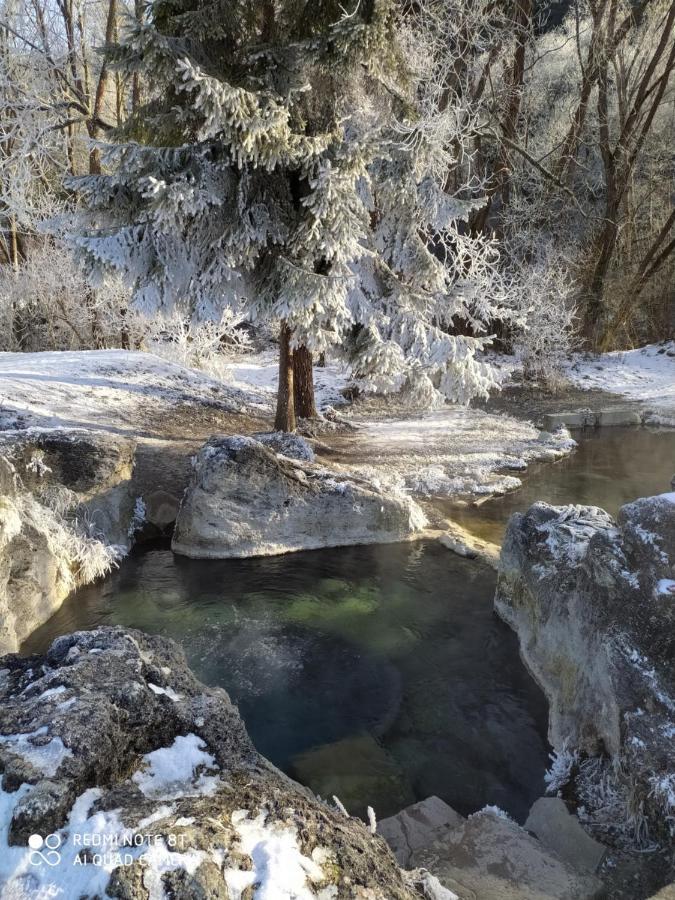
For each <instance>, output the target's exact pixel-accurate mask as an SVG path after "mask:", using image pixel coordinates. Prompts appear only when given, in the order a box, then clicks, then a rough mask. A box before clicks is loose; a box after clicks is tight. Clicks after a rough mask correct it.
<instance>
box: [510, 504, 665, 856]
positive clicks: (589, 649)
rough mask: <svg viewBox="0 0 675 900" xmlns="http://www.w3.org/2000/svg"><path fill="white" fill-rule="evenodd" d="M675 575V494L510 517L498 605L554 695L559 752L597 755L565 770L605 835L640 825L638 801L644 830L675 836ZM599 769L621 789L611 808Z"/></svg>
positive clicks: (552, 726)
mask: <svg viewBox="0 0 675 900" xmlns="http://www.w3.org/2000/svg"><path fill="white" fill-rule="evenodd" d="M673 580H675V503H674V502H673V499H672V495H670V494H666V495H661V496H656V497H648V498H643V499H641V500H638V501H635V502H634V503H629V504H627V505H625V506H624V507H622V509H621V510H620V511H619V514H618V517H617V521H616V522H615V521H614V520H613V519H612V518H611V517H610V516H608V515H607V514H606V513H604V512H603V511H602V510H599V509H597V508H595V507H583V506H578V507H552V506H549V505H548V504H545V503H536V504H534V505H533V506H532V507H531V508H530V509H529V510H528V512H526V513H525V514H522V515H521V514H517V515H514V516H512V518H511V520H510V523H509V526H508V529H507V533H506V537H505V540H504V544H503V547H502V553H501V559H500V567H499V576H498V583H497V592H496V597H495V607H496V610H497V612H498V613H499V614H500V615H501V616H502V618H504V619H505V620H506V621H507V622H508V623H509V624H510V625H511V626H512V627H513V628H514V629H515V631H516V632H517V633H518V636H519V640H520V646H521V653H522V655H523V657H524V659H525V661H526V663H527V665H528V667H529V669H530V670H531V671H532V673H533V674H534V676H535V678H536V679H537V681H538V682H539V683H540V684H541V686H542V687H543V689H544V691H545V693H546V695H547V697H548V699H549V702H550V720H549V734H550V739H551V742H552V743H553V745H554V747H555V749H556V751H557V752H558V754H560V756H561V759H562V758H563V757H565V754H567V756H568V758H569V755H570V754H571V753H572V752H573V751H580V752H581V753H582V754H583V755H584V756H587V757H590V760H587V761H586V762H585V764H584V765H583V766H581V767H578V766H577V767H575V766H574V765H570V767H569V771H568V773H567V777H568V778H571V779H572V781H573V782H574V784H575V787H576V791H577V794H578V795H580V796H581V797H582V798H583V800H582V801H581V802H582V803H584V805H585V806H586V807H587V808H588V810H587V811H588V815H589V817H590V820H591V825H592V823H593V822H594V821H596V819H595V818H594V817H596V816H597V823H598V828H599V829H600V833H602V834H603V839H607V838H608V837H609V838H611V837H612V835H614V836H617V837H618V836H620V835H623V836H624V838H627V836H629V835H631V834H634V829H635V823H634V821H633V813H632V812H631V811H632V810H636V809H639V810H640V813H639V817H638V818H639V823H640V827H641V828H642V829H643V833H644V831H645V830H646V831H647V832H648V833H649V834H650V837H651V838H652V839H653V838H657V839H659V838H660V839H661V840H663V841H664V842H667V841H669V840H670V835H669V833H668V825H667V822H668V821H669V817H671V816H672V815H673V810H674V808H675V807H674V800H673V779H675V773H674V772H673V759H672V737H673V734H675V716H674V714H673V710H675V699H674V698H675V671H674V669H673V664H672V663H673V658H674V656H675V602H674V601H673V597H672V594H671V593H670V592H669V591H668V590H667V586H668V585H669V584H670V583H671V582H672V581H673ZM600 781H602V783H603V784H606V789H607V790H611V792H612V797H613V798H614V799H613V805H612V806H611V810H612V811H611V813H609V814H608V813H607V812H604V813H603V811H602V809H603V803H604V804H605V805H606V801H604V800H602V797H601V796H600V795H601V794H602V791H599V790H597V786H598V784H599V783H600ZM594 798H595V799H594ZM594 803H596V804H597V806H598V808H597V810H596V809H594ZM603 816H604V817H605V818H604V819H603ZM607 816H609V818H607ZM631 823H632V824H631ZM627 839H628V838H627Z"/></svg>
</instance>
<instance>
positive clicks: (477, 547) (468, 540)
mask: <svg viewBox="0 0 675 900" xmlns="http://www.w3.org/2000/svg"><path fill="white" fill-rule="evenodd" d="M444 528H445V530H444V532H443V534H441V535H440V537H439V538H438V540H439V543H441V544H442V545H443V546H444V547H447V548H448V550H452V552H453V553H456V554H457V555H458V556H466V557H467V558H468V559H476V558H478V559H482V560H483V562H486V563H487V564H488V565H489V566H490V567H491V568H492V569H496V568H497V565H498V563H499V546H498V545H497V544H493V543H491V542H490V541H484V540H483V539H482V538H479V537H476V536H475V535H473V534H471V532H469V531H467V530H466V529H465V528H462V526H461V525H458V524H457V522H451V521H446V522H445V525H444Z"/></svg>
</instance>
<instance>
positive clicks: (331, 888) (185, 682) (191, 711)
mask: <svg viewBox="0 0 675 900" xmlns="http://www.w3.org/2000/svg"><path fill="white" fill-rule="evenodd" d="M0 667H4V668H0V672H1V677H0V734H1V735H2V738H1V739H0V770H2V771H3V773H4V774H3V779H2V788H1V789H0V895H2V896H3V897H10V896H11V897H16V898H26V900H28V898H36V897H39V896H40V897H41V896H45V897H47V896H60V897H65V898H75V897H96V896H97V897H103V896H114V897H118V898H125V900H139V898H160V897H168V896H171V897H182V898H188V897H189V898H198V897H204V898H206V897H208V898H214V900H215V898H223V900H225V898H230V900H232V898H241V897H257V898H274V900H314V898H317V900H337V898H344V900H347V898H354V900H356V898H359V900H413V898H417V900H420V898H421V897H422V896H424V897H427V898H431V897H437V898H439V900H440V898H441V897H443V894H442V893H440V892H439V893H436V894H432V893H428V892H427V893H424V894H422V893H421V891H420V892H419V893H418V891H417V890H416V889H415V887H413V885H414V884H417V883H419V884H420V885H421V884H423V883H425V881H428V878H426V876H425V874H424V873H405V874H404V873H402V872H401V870H400V869H399V868H398V866H397V864H396V862H395V860H394V857H393V855H392V854H391V852H390V851H389V850H388V848H387V847H386V844H385V843H384V841H383V840H382V839H381V838H379V837H377V836H375V835H373V834H372V833H371V831H370V829H369V828H368V827H367V826H366V825H365V824H364V823H363V822H361V821H360V820H358V819H352V818H345V816H344V815H343V814H342V813H341V812H339V811H338V810H336V809H334V808H331V807H329V806H327V805H326V804H324V803H322V802H320V801H319V800H317V799H316V798H315V797H314V796H313V795H312V794H311V793H310V792H309V791H307V790H305V789H304V788H301V787H300V786H299V785H297V784H296V783H294V782H292V781H291V780H290V779H288V778H286V777H285V776H283V775H282V774H281V773H280V772H279V771H278V770H277V769H275V768H274V767H273V766H272V765H271V764H270V763H268V762H267V761H266V760H265V759H264V758H263V757H261V756H260V755H259V754H258V753H257V752H256V751H255V749H254V748H253V746H252V745H251V742H250V740H249V738H248V736H247V734H246V731H245V729H244V726H243V723H242V721H241V719H240V717H239V714H238V712H237V710H236V708H235V707H234V706H233V705H232V704H231V702H230V700H229V697H228V695H227V694H226V693H225V691H224V690H222V689H220V688H207V687H205V686H204V685H203V684H201V683H200V682H198V681H197V680H196V679H195V677H194V676H193V674H192V673H191V671H190V670H189V669H188V667H187V665H186V662H185V658H184V656H183V653H182V651H181V650H180V649H179V648H178V646H177V645H176V644H174V643H173V642H172V641H168V640H166V639H164V638H161V637H150V636H148V635H145V634H142V633H141V632H138V631H130V630H125V629H122V628H100V629H96V630H94V631H89V632H78V633H76V634H72V635H66V636H64V637H62V638H59V639H58V640H56V641H55V642H54V643H53V644H52V646H51V648H50V649H49V651H48V652H47V654H46V655H45V656H44V657H40V658H30V659H22V658H18V657H6V658H5V659H3V660H0ZM157 688H161V689H162V690H161V691H159V692H158V691H157V690H156V689H157Z"/></svg>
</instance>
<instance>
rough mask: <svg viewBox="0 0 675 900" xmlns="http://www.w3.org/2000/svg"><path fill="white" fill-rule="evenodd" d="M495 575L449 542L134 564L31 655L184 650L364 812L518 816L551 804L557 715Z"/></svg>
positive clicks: (279, 757) (63, 618) (253, 726)
mask: <svg viewBox="0 0 675 900" xmlns="http://www.w3.org/2000/svg"><path fill="white" fill-rule="evenodd" d="M494 581H495V576H494V573H493V572H492V571H490V570H489V569H487V568H485V567H483V566H481V565H478V564H476V563H472V562H469V561H466V560H463V559H461V558H459V557H456V556H453V555H452V554H451V553H449V552H448V551H447V550H446V549H444V548H443V547H440V546H439V545H437V544H417V545H415V544H402V545H400V544H399V545H390V546H380V547H350V548H340V549H337V550H325V551H315V552H310V553H298V554H292V555H289V556H282V557H274V558H267V559H256V560H228V561H220V562H218V561H209V562H199V561H193V560H187V559H181V558H178V557H174V556H173V554H172V553H171V552H170V551H168V550H155V551H150V552H145V553H138V554H134V555H132V557H131V558H130V559H129V560H127V561H126V562H125V563H124V565H123V566H122V568H121V569H120V571H119V572H117V573H115V574H114V575H113V576H112V577H110V578H109V579H108V580H107V581H105V582H103V583H102V584H98V585H90V586H89V587H87V588H84V589H82V590H80V591H78V592H77V593H76V594H74V595H73V596H72V597H71V598H69V600H68V601H66V603H65V604H64V606H63V607H62V608H61V609H60V610H59V611H58V612H57V613H56V615H54V616H53V617H52V619H50V620H49V622H48V623H46V624H45V625H44V626H43V627H42V628H40V629H39V630H38V631H37V632H35V633H34V634H33V635H32V636H31V637H30V638H29V640H28V641H27V642H26V644H25V645H24V647H23V648H22V651H23V652H32V651H38V650H43V649H44V648H45V647H46V646H47V644H48V643H49V641H50V640H52V639H53V638H54V637H55V636H56V635H58V634H63V633H65V632H68V631H72V630H74V629H77V628H92V627H94V626H96V625H98V624H112V623H119V624H124V625H128V626H132V627H135V628H141V629H144V630H146V631H151V632H159V633H162V634H165V635H168V636H170V637H173V638H174V639H176V640H178V641H180V642H181V643H182V644H183V646H184V648H185V651H186V653H187V656H188V659H189V662H190V665H191V666H192V667H193V669H194V670H195V672H196V673H197V675H198V677H200V678H201V679H202V680H204V681H206V682H207V683H209V684H219V685H223V686H224V687H226V688H227V690H228V691H229V692H230V694H231V696H232V698H233V699H234V700H235V701H236V702H237V703H238V704H239V707H240V710H241V713H242V715H243V717H244V720H245V722H246V725H247V728H248V730H249V732H250V734H251V737H252V738H253V740H254V742H255V744H256V746H257V747H258V749H259V750H260V751H261V752H262V753H264V754H265V755H266V756H267V757H269V758H270V759H271V760H272V761H273V762H274V763H276V765H278V766H279V767H280V768H282V769H284V770H285V771H287V772H289V773H290V774H291V775H293V776H294V777H296V778H297V779H298V780H299V781H302V782H303V783H305V784H308V785H309V786H310V787H311V788H313V789H314V790H315V791H316V792H317V793H319V794H321V796H323V797H330V796H331V795H332V794H337V795H338V796H339V797H340V799H341V800H342V802H343V803H344V804H345V805H346V806H347V807H348V808H349V809H350V810H352V811H354V812H357V813H361V814H363V813H364V812H365V807H366V806H367V805H368V804H370V805H372V806H374V808H375V809H376V811H377V813H378V815H380V816H386V815H390V814H391V813H393V812H396V811H397V810H398V809H400V808H401V807H402V806H404V805H406V804H407V803H412V802H414V801H415V800H416V799H422V798H424V797H428V796H429V795H430V794H437V795H438V796H440V797H442V798H444V799H445V800H446V801H447V802H449V803H450V804H451V805H452V806H454V807H455V808H457V809H458V810H460V811H461V812H464V813H469V812H472V811H474V810H476V809H478V808H480V807H481V806H483V805H484V804H486V803H494V804H497V805H499V806H502V807H503V808H504V809H506V810H508V811H509V812H511V813H512V814H513V815H515V816H516V817H518V818H519V819H521V820H522V819H523V818H524V817H525V816H526V814H527V810H528V807H529V805H530V804H531V802H532V801H533V800H534V799H535V798H536V797H537V796H539V795H540V794H541V792H542V787H543V781H542V779H543V774H544V770H545V767H546V761H547V744H546V738H545V733H546V702H545V699H544V696H543V694H542V693H541V692H540V691H539V689H538V688H537V687H536V685H535V684H534V682H533V681H532V680H531V678H530V677H529V675H528V674H527V672H526V671H525V669H524V667H523V665H522V663H521V662H520V659H519V656H518V647H517V642H516V638H515V635H514V634H513V633H512V632H511V631H510V630H509V629H508V628H507V627H506V626H505V625H504V624H503V623H502V622H501V621H500V620H499V619H497V618H496V616H495V615H494V613H493V612H492V595H493V592H494Z"/></svg>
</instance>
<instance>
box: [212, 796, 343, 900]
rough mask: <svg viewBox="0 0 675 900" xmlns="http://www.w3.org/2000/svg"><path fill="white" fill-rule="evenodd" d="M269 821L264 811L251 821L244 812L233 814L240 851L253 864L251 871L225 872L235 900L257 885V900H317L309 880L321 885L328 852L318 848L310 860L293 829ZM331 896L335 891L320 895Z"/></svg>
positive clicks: (239, 811) (246, 812)
mask: <svg viewBox="0 0 675 900" xmlns="http://www.w3.org/2000/svg"><path fill="white" fill-rule="evenodd" d="M266 818H267V817H266V814H265V813H264V812H261V813H259V814H258V815H257V816H256V817H255V818H254V819H252V818H251V817H250V813H249V811H248V810H245V809H239V810H235V812H233V813H232V825H233V826H234V829H235V831H236V834H237V838H238V843H239V849H240V850H241V852H242V853H243V854H245V855H246V856H249V857H250V858H251V861H252V863H253V868H252V870H250V871H241V870H239V869H226V870H225V881H226V883H227V886H228V888H229V890H230V893H231V895H232V897H233V900H239V898H241V896H242V893H243V891H244V890H245V889H246V888H248V887H250V886H251V885H254V884H255V885H257V888H256V891H255V898H256V900H315V898H316V897H317V894H316V893H315V892H314V891H313V890H312V889H311V887H310V886H309V885H308V881H309V882H310V884H318V883H320V882H321V881H323V880H324V879H325V875H324V872H323V869H322V868H321V865H320V861H324V860H325V859H326V851H325V850H324V851H323V853H322V852H321V848H315V849H314V851H313V852H312V856H311V857H309V856H305V855H304V854H303V853H302V852H301V850H300V847H299V845H298V836H297V833H296V831H295V829H294V828H292V827H290V826H288V825H283V824H281V823H278V822H271V823H267V822H266ZM328 891H330V888H329V889H328ZM331 896H334V892H333V893H332V894H331V893H327V892H326V890H324V891H320V892H319V894H318V897H319V898H321V900H328V898H330V897H331Z"/></svg>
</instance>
